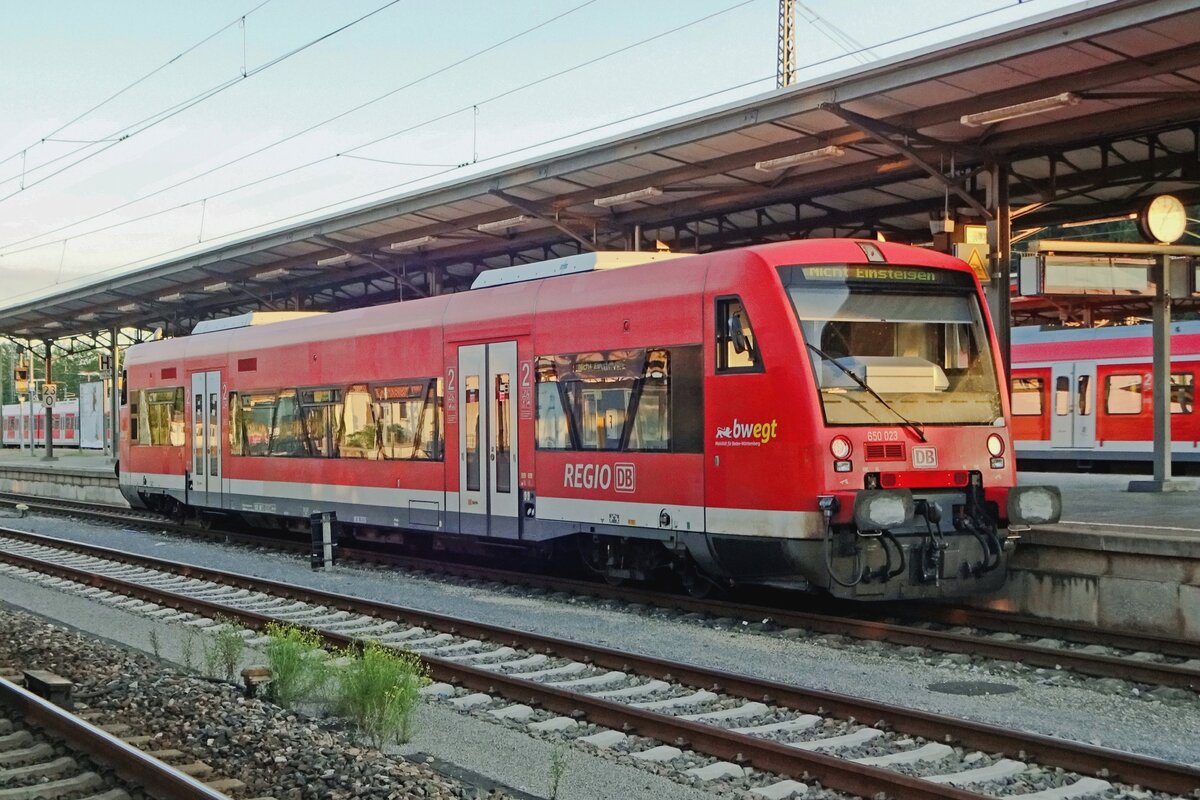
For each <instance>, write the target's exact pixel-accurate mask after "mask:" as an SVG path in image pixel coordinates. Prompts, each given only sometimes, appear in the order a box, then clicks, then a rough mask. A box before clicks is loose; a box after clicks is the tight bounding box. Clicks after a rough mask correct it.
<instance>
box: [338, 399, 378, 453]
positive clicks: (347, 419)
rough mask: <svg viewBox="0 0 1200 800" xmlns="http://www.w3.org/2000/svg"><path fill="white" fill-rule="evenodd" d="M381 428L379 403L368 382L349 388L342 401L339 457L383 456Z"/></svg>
mask: <svg viewBox="0 0 1200 800" xmlns="http://www.w3.org/2000/svg"><path fill="white" fill-rule="evenodd" d="M377 434H378V428H377V427H376V423H375V404H374V403H373V402H371V393H370V392H369V391H368V390H367V385H366V384H365V383H356V384H353V385H351V386H349V387H347V388H346V394H345V399H344V400H343V401H342V419H341V432H340V435H339V436H338V456H339V457H341V458H366V459H371V460H376V459H379V458H381V457H382V456H381V454H380V452H379V443H378V441H379V439H378V435H377Z"/></svg>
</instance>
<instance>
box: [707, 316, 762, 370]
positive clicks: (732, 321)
mask: <svg viewBox="0 0 1200 800" xmlns="http://www.w3.org/2000/svg"><path fill="white" fill-rule="evenodd" d="M716 322H717V326H716V327H717V372H759V371H761V370H762V359H761V357H760V355H759V351H758V340H757V339H755V338H754V329H753V327H751V325H750V315H749V314H747V313H746V308H745V306H743V305H742V300H741V298H740V297H727V298H721V299H718V300H717V320H716Z"/></svg>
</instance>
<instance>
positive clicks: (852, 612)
mask: <svg viewBox="0 0 1200 800" xmlns="http://www.w3.org/2000/svg"><path fill="white" fill-rule="evenodd" d="M0 502H7V503H16V502H21V503H25V504H26V505H28V506H30V508H31V509H36V510H38V511H45V512H48V513H58V514H64V513H65V514H71V515H80V516H86V517H88V518H90V519H97V520H100V521H104V522H110V523H116V524H122V525H146V526H152V527H153V528H154V529H156V530H166V531H170V532H174V533H182V534H185V535H190V536H218V537H220V538H222V539H227V540H232V541H237V542H241V543H244V544H251V545H258V546H267V547H275V548H286V549H290V550H294V551H298V552H307V550H308V545H307V544H306V543H304V542H300V541H296V540H295V539H291V540H289V539H284V538H279V537H267V536H261V535H255V534H249V533H245V532H233V531H217V530H204V529H201V528H198V527H196V526H191V525H183V524H180V523H178V522H176V521H174V520H171V519H169V518H167V517H165V516H163V515H161V514H155V513H152V512H145V511H134V510H129V509H120V508H115V507H97V506H94V505H89V504H83V503H70V502H62V501H52V500H45V499H43V498H32V497H24V496H19V495H0ZM340 555H341V557H343V558H346V559H349V560H354V561H359V562H368V563H379V564H384V565H387V566H393V567H402V568H405V569H410V570H422V571H425V572H430V573H435V574H441V575H448V576H454V577H457V578H462V579H474V580H485V581H491V582H495V583H498V584H505V585H519V586H529V587H536V588H538V589H542V590H546V591H552V592H570V593H573V594H577V595H581V596H593V597H600V598H607V599H612V600H621V601H624V602H628V603H638V604H642V605H647V606H652V607H661V608H671V609H676V610H678V611H681V612H684V613H699V614H705V615H708V616H711V617H714V618H722V617H724V618H733V619H741V620H755V621H767V622H769V623H770V624H771V625H773V626H776V627H778V628H781V629H788V628H791V629H798V630H802V631H806V632H810V633H812V634H815V635H824V634H828V635H840V636H849V637H852V638H855V639H860V640H867V641H883V642H888V643H890V644H893V645H896V646H899V647H920V648H924V649H927V650H934V651H940V652H946V653H959V654H964V655H969V656H971V657H983V658H990V659H996V660H1000V661H1011V662H1020V663H1024V664H1027V665H1030V666H1033V667H1043V668H1047V669H1053V670H1056V671H1057V670H1068V671H1071V672H1074V673H1078V674H1081V675H1086V676H1091V677H1096V678H1115V679H1119V680H1124V681H1131V682H1133V683H1137V684H1143V685H1146V686H1151V687H1158V686H1161V687H1173V688H1177V689H1185V690H1189V691H1200V643H1197V642H1192V641H1187V640H1182V639H1173V638H1169V637H1162V636H1152V635H1145V634H1136V633H1130V632H1122V631H1113V630H1100V629H1097V628H1094V627H1090V626H1086V625H1079V624H1072V623H1064V622H1052V621H1046V620H1039V619H1036V618H1032V617H1021V616H1017V615H1012V614H1004V613H999V612H993V611H986V610H982V609H969V608H952V607H942V606H931V605H922V606H918V607H913V608H909V609H905V610H904V611H903V612H901V613H902V616H901V615H898V614H897V612H896V610H895V609H894V608H890V609H889V612H891V614H890V616H887V617H881V616H877V614H878V612H876V611H874V610H872V609H870V608H866V609H864V608H861V607H856V608H853V609H850V608H849V607H848V606H846V605H844V604H843V605H840V606H839V607H838V609H837V611H836V612H830V613H819V612H812V611H798V610H794V609H788V608H780V607H778V606H774V605H763V604H759V603H745V602H729V601H724V600H714V599H696V598H691V597H686V596H683V595H678V594H671V593H664V592H660V591H652V590H647V589H638V588H634V587H629V586H621V587H610V586H606V585H603V584H600V583H597V582H592V581H583V580H572V579H569V578H563V577H559V576H548V575H544V574H533V573H527V572H519V571H513V570H505V569H496V568H492V567H482V566H477V565H471V564H462V563H453V562H445V561H437V560H433V559H423V558H416V557H412V556H406V555H398V554H394V553H387V552H383V551H380V550H377V549H370V548H359V547H353V546H346V547H342V548H340Z"/></svg>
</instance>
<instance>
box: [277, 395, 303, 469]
mask: <svg viewBox="0 0 1200 800" xmlns="http://www.w3.org/2000/svg"><path fill="white" fill-rule="evenodd" d="M306 445H307V441H306V437H305V435H304V430H303V422H302V421H301V418H300V407H299V403H297V402H296V390H295V389H284V390H282V391H281V392H280V393H279V396H278V398H276V400H275V419H274V422H273V423H272V425H271V446H270V449H269V450H268V453H269V454H270V455H272V456H303V455H308V450H307V447H306Z"/></svg>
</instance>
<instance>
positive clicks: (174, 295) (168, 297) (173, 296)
mask: <svg viewBox="0 0 1200 800" xmlns="http://www.w3.org/2000/svg"><path fill="white" fill-rule="evenodd" d="M182 299H183V295H182V294H180V293H179V292H171V293H170V294H160V295H159V296H158V302H160V303H178V302H179V301H180V300H182Z"/></svg>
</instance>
